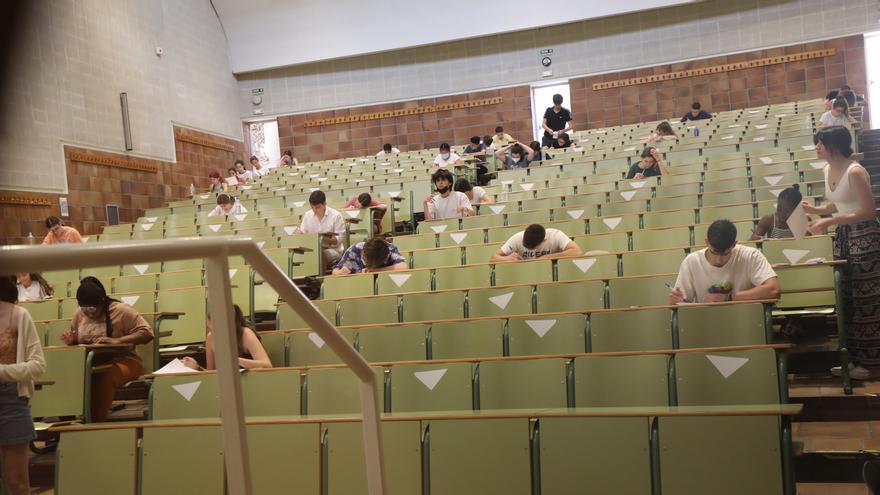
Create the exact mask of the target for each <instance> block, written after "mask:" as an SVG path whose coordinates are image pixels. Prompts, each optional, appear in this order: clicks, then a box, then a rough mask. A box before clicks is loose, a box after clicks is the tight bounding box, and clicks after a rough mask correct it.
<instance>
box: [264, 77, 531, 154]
mask: <svg viewBox="0 0 880 495" xmlns="http://www.w3.org/2000/svg"><path fill="white" fill-rule="evenodd" d="M499 96H500V97H501V98H502V102H501V103H499V104H495V105H489V106H481V107H472V108H463V109H456V110H446V111H442V112H432V113H422V114H416V115H407V116H404V117H394V118H387V119H380V120H367V121H359V122H352V123H347V124H337V125H326V126H315V127H304V126H303V123H304V122H305V121H307V120H312V119H326V118H332V117H341V116H347V115H358V114H362V113H372V112H386V111H391V110H400V109H405V108H412V107H416V106H428V105H444V104H449V103H459V102H465V101H471V100H480V99H484V98H494V97H499ZM531 114H532V112H531V97H530V94H529V87H528V86H520V87H516V88H505V89H498V90H494V91H480V92H476V93H470V94H462V95H454V96H444V97H440V98H427V99H422V100H414V101H411V102H406V103H389V104H384V105H371V106H366V107H359V108H351V109H344V110H335V111H326V112H314V113H307V114H299V115H293V116H287V117H279V118H278V136H279V144H280V146H281V149H282V150H286V149H290V150H291V151H292V152H293V153H294V156H296V158H297V160H299V161H315V160H328V159H333V158H342V157H349V156H360V155H370V154H374V153H376V152H378V151H379V150H381V149H382V144H383V143H392V144H393V145H394V146H396V147H397V148H400V149H401V150H402V151H407V150H418V149H424V148H436V147H437V146H439V145H440V143H442V142H448V143H450V144H463V143H466V142H467V141H468V139H469V138H470V137H471V136H484V135H486V134H492V133H493V132H494V131H495V126H497V125H502V126H504V129H505V131H506V132H507V133H509V134H511V135H512V136H514V137H515V138H518V139H523V140H524V139H530V137H531V135H532V131H531V118H532V117H531Z"/></svg>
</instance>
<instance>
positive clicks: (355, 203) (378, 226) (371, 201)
mask: <svg viewBox="0 0 880 495" xmlns="http://www.w3.org/2000/svg"><path fill="white" fill-rule="evenodd" d="M361 208H373V209H374V210H376V211H375V212H374V213H373V225H374V226H373V231H374V232H375V233H376V235H378V234H381V233H382V217H384V216H385V212H386V211H387V210H388V205H386V204H385V203H383V202H381V201H379V200H378V199H376V198H374V197H372V196H370V193H360V194H355V195H354V196H352V197H350V198H348V202H347V203H345V206H343V207H342V209H343V210H359V209H361Z"/></svg>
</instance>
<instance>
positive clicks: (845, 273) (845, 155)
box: [802, 126, 880, 380]
mask: <svg viewBox="0 0 880 495" xmlns="http://www.w3.org/2000/svg"><path fill="white" fill-rule="evenodd" d="M814 141H815V142H816V154H817V155H818V156H819V158H822V159H824V160H825V161H827V162H828V165H826V166H825V198H826V199H827V200H828V201H827V202H826V203H825V204H824V205H822V206H818V207H817V206H811V205H810V204H809V203H808V202H806V201H805V202H803V203H802V204H803V205H804V211H805V212H806V213H808V214H819V215H832V216H830V217H824V218H819V219H816V220H813V221H812V222H810V224H809V230H810V232H812V233H814V234H823V233H825V232H826V231H827V230H828V228H829V227H831V226H836V228H837V231H836V233H835V237H834V257H835V259H843V260H846V261H847V264H846V265H844V266H843V267H841V280H840V283H841V290H842V292H843V312H844V315H843V316H844V324H845V326H846V329H847V331H848V333H849V335H848V344H849V350H850V353H851V355H852V357H853V363H852V364H851V365H850V368H849V375H850V377H851V378H855V379H860V380H865V379H869V378H872V377H874V376H880V222H878V220H877V213H876V210H875V209H874V197H873V195H872V193H871V178H870V177H869V176H868V172H867V171H866V170H865V169H864V167H862V166H861V165H859V164H858V163H856V162H854V161H852V160H851V159H850V155H852V153H853V150H852V136H851V134H850V132H849V130H847V129H846V128H844V127H840V126H831V127H825V128H822V129H820V130H819V131H818V132H817V133H816V137H815V139H814ZM841 371H842V370H841V368H840V367H835V368H832V370H831V372H832V374H835V375H838V376H839V375H840V373H841Z"/></svg>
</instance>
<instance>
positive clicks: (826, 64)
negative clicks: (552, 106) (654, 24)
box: [570, 35, 867, 128]
mask: <svg viewBox="0 0 880 495" xmlns="http://www.w3.org/2000/svg"><path fill="white" fill-rule="evenodd" d="M826 48H835V49H836V50H837V53H836V55H833V56H830V57H823V58H817V59H812V60H805V61H800V62H792V63H787V64H777V65H769V66H765V67H759V68H754V69H744V70H737V71H732V72H722V73H716V74H710V75H706V76H698V77H690V78H685V79H676V80H670V81H662V82H658V83H648V84H639V85H635V86H626V87H622V88H613V89H604V90H593V89H592V85H593V84H595V83H601V82H607V81H614V80H618V79H628V78H632V77H645V76H650V75H654V74H666V73H669V72H676V71H681V70H690V69H698V68H703V67H709V66H715V65H723V64H729V63H736V62H744V61H748V60H755V59H759V58H766V57H775V56H779V55H784V54H791V53H801V52H806V51H812V50H822V49H826ZM843 84H849V85H850V86H852V87H853V89H854V90H855V91H856V93H866V92H867V82H866V72H865V49H864V37H862V36H860V35H857V36H849V37H845V38H838V39H834V40H828V41H822V42H815V43H806V44H800V45H792V46H787V47H784V48H775V49H770V50H758V51H754V52H748V53H742V54H737V55H729V56H722V57H713V58H707V59H702V60H696V61H692V62H682V63H677V64H669V65H659V66H656V67H651V68H647V69H639V70H630V71H623V72H614V73H609V74H604V75H601V76H592V77H581V78H575V79H571V80H570V85H571V98H572V102H573V103H572V106H573V108H572V113H573V114H574V116H575V118H576V119H577V122H576V124H577V126H578V128H583V127H582V126H583V125H584V124H586V126H587V127H591V128H592V127H607V126H613V125H620V124H629V123H635V122H644V121H651V120H657V119H665V118H672V117H676V118H680V117H681V115H683V114H684V113H685V112H687V111H688V110H690V105H691V103H692V102H693V101H694V100H697V101H699V102H701V104H702V105H703V108H704V109H706V110H708V111H723V110H730V109H733V108H745V107H750V106H757V105H766V104H768V103H781V102H785V101H793V100H803V99H809V98H819V97H822V96H824V95H825V93H826V92H827V91H828V90H829V89H834V88H838V87H840V86H841V85H843Z"/></svg>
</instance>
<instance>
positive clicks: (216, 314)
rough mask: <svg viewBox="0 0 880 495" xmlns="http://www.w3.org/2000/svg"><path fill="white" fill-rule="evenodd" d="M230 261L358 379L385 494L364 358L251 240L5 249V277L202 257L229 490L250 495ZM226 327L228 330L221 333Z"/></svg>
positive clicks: (370, 479) (374, 471) (375, 484)
mask: <svg viewBox="0 0 880 495" xmlns="http://www.w3.org/2000/svg"><path fill="white" fill-rule="evenodd" d="M230 256H242V257H243V258H244V259H245V261H246V262H247V263H248V264H249V265H250V266H251V268H253V269H254V270H255V271H256V272H257V273H259V274H260V275H261V276H262V277H263V280H264V281H265V283H268V284H269V285H270V286H271V287H272V288H273V289H275V291H276V292H277V293H278V295H279V296H281V298H282V299H283V300H284V301H285V303H286V304H288V305H289V306H290V307H291V308H292V309H293V310H294V311H296V312H297V314H299V316H300V317H301V318H302V319H303V320H304V321H305V322H306V324H308V325H309V327H310V328H311V329H312V331H314V332H315V333H317V334H318V335H319V336H320V337H321V338H322V339H323V340H324V342H325V343H326V344H327V345H328V346H329V347H330V348H331V349H332V350H333V352H335V353H336V354H337V355H338V356H339V357H340V358H341V359H342V361H343V362H344V363H345V364H346V365H348V367H349V368H350V369H351V370H352V372H353V373H354V374H355V375H356V376H357V377H358V379H359V380H360V382H361V387H360V388H361V407H362V409H363V435H364V451H365V452H364V454H365V455H364V458H365V460H366V468H367V487H368V493H369V494H370V495H384V493H385V471H384V462H383V456H382V453H383V449H382V435H381V424H380V422H379V414H380V403H379V384H378V383H377V381H376V378H375V375H374V374H373V371H372V370H371V369H370V366H369V364H367V361H366V360H364V358H363V357H362V356H361V355H360V354H359V353H358V352H357V351H356V350H355V349H354V347H352V345H351V344H350V343H348V341H347V340H345V338H344V337H343V336H342V334H340V333H339V331H338V330H337V329H336V327H335V326H334V325H333V324H332V323H330V321H329V320H327V318H326V317H324V315H323V314H321V312H320V311H318V309H317V308H316V307H315V306H314V304H312V303H311V301H309V299H308V298H307V297H306V296H305V295H304V294H303V293H302V292H301V291H300V290H299V288H297V287H296V285H294V284H293V282H292V281H291V280H290V278H289V277H288V276H287V275H286V274H285V273H284V272H283V271H282V270H281V269H279V268H278V267H277V266H276V265H275V264H274V263H273V262H272V260H270V259H269V257H267V256H266V255H265V254H263V252H262V251H261V250H260V249H259V248H258V247H257V245H256V243H254V241H253V240H252V239H251V238H245V237H231V236H217V237H184V238H176V239H159V240H142V241H124V242H113V243H100V244H66V245H53V246H4V247H2V248H0V274H4V275H14V274H16V273H22V272H39V271H52V270H68V269H71V268H91V267H97V266H107V265H127V264H133V263H149V262H158V261H171V260H182V259H197V258H202V259H204V260H205V273H206V276H207V282H208V284H207V285H208V310H209V311H210V314H211V317H212V321H213V326H214V328H215V329H216V330H215V331H214V342H215V346H216V350H215V352H216V355H215V356H216V363H217V378H218V381H219V385H220V418H221V420H222V423H223V427H222V430H223V448H224V459H225V463H226V473H227V481H228V485H229V492H230V493H236V494H241V495H250V494H251V493H253V492H252V483H251V476H250V458H249V454H248V452H249V451H248V446H247V431H246V429H245V425H244V408H243V406H242V393H241V378H240V373H239V372H238V352H237V349H238V343H237V342H236V341H235V339H236V338H235V335H236V331H235V328H234V324H235V323H234V322H235V318H234V316H233V314H232V290H231V286H230V283H229V272H228V270H229V263H228V258H229V257H230ZM224 330H225V331H224Z"/></svg>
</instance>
